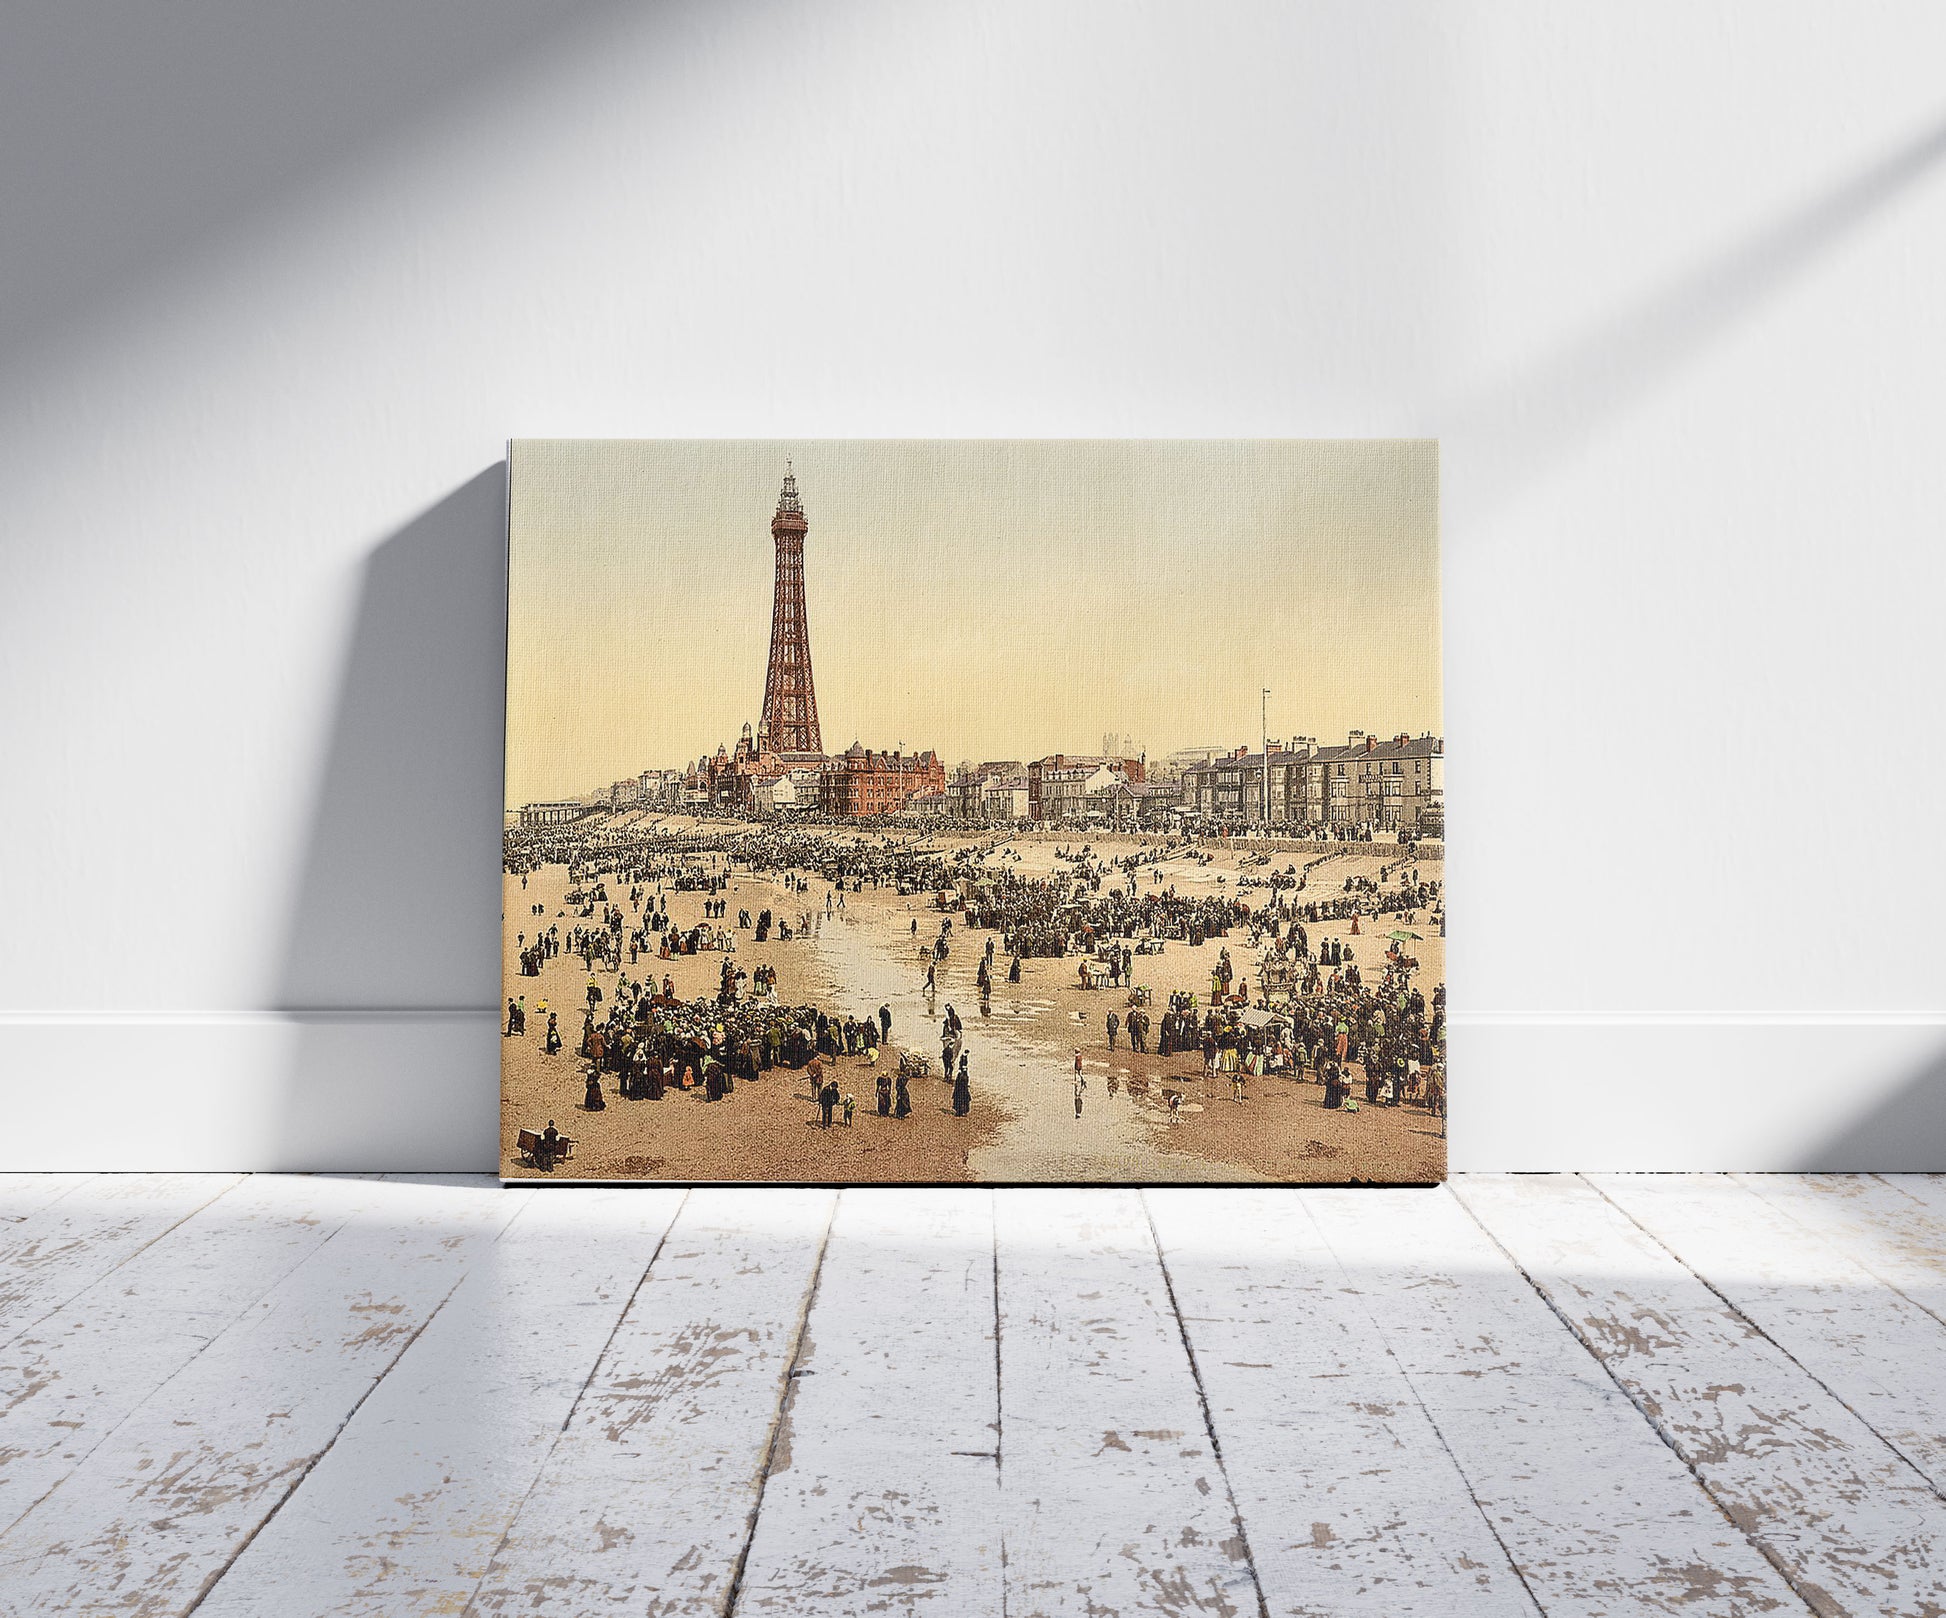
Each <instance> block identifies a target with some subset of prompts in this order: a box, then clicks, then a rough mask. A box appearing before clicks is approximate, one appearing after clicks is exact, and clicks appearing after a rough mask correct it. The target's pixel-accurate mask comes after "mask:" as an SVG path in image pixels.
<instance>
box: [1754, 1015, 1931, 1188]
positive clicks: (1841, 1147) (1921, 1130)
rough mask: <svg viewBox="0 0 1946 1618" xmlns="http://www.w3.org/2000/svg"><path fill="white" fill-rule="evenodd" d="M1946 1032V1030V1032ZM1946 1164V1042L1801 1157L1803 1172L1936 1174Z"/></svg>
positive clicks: (1794, 1165) (1795, 1167) (1798, 1163)
mask: <svg viewBox="0 0 1946 1618" xmlns="http://www.w3.org/2000/svg"><path fill="white" fill-rule="evenodd" d="M1942 1034H1946V1030H1942ZM1942 1166H1946V1040H1942V1043H1941V1044H1940V1045H1939V1046H1938V1047H1936V1048H1935V1049H1934V1050H1933V1051H1932V1053H1931V1054H1930V1055H1928V1056H1927V1057H1925V1058H1924V1059H1923V1060H1921V1061H1920V1062H1919V1063H1918V1064H1917V1065H1916V1066H1915V1068H1914V1069H1913V1071H1912V1072H1911V1073H1909V1074H1907V1075H1906V1077H1905V1078H1904V1080H1903V1081H1902V1082H1900V1083H1899V1084H1898V1085H1897V1086H1896V1087H1895V1088H1893V1089H1891V1090H1889V1091H1885V1092H1874V1100H1873V1103H1872V1105H1871V1107H1870V1110H1868V1111H1860V1112H1856V1113H1855V1114H1854V1115H1853V1116H1852V1117H1850V1118H1849V1119H1847V1120H1846V1122H1845V1124H1844V1126H1843V1127H1842V1128H1840V1129H1837V1130H1834V1131H1833V1132H1831V1133H1830V1134H1829V1135H1827V1136H1826V1137H1825V1138H1824V1139H1822V1140H1819V1141H1816V1142H1814V1143H1813V1144H1811V1145H1810V1146H1808V1147H1807V1148H1806V1149H1805V1150H1804V1151H1802V1152H1801V1153H1799V1154H1798V1157H1797V1159H1796V1161H1794V1162H1793V1163H1792V1164H1791V1165H1790V1167H1791V1168H1792V1169H1793V1170H1795V1171H1797V1172H1799V1173H1804V1174H1816V1173H1829V1174H1870V1173H1874V1172H1877V1173H1885V1174H1937V1173H1938V1172H1939V1171H1940V1169H1941V1168H1942Z"/></svg>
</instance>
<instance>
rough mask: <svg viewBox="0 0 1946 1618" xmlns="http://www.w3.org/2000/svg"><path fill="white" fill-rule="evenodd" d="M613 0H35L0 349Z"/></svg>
mask: <svg viewBox="0 0 1946 1618" xmlns="http://www.w3.org/2000/svg"><path fill="white" fill-rule="evenodd" d="M623 11H624V7H623V6H622V5H621V4H620V3H619V0H552V3H549V4H544V5H536V4H533V3H531V0H468V3H467V4H465V5H452V4H445V3H435V4H420V5H404V6H401V5H396V4H392V3H391V0H332V3H331V4H329V5H318V6H266V5H263V4H261V3H260V0H174V3H172V4H170V5H155V6H140V5H136V6H131V5H126V4H121V3H118V0H25V3H22V4H16V5H9V6H8V8H7V48H6V50H5V51H4V52H0V208H4V212H5V216H6V219H7V226H8V228H7V231H6V235H5V239H4V242H0V272H3V273H0V279H3V280H4V284H5V286H6V291H7V295H6V298H5V300H4V303H0V365H4V364H7V363H9V362H11V361H12V360H14V359H15V358H16V357H17V352H18V351H19V350H22V349H24V348H26V347H28V346H30V345H39V344H44V343H46V342H48V341H49V340H50V339H58V338H59V337H60V336H61V335H62V333H63V332H64V331H66V330H67V329H69V328H72V327H75V326H79V325H83V324H85V323H86V322H87V321H88V320H89V319H90V318H91V317H92V316H93V315H95V314H96V313H97V311H98V310H99V308H100V306H101V305H102V304H103V303H104V302H107V301H109V300H111V299H113V298H114V297H116V296H118V295H119V294H121V293H122V292H124V291H125V290H127V289H129V288H130V287H132V286H137V285H143V286H146V285H149V284H152V283H154V282H155V281H157V280H158V279H160V278H164V277H166V276H168V275H169V274H171V273H172V272H174V271H176V270H177V269H179V268H181V267H182V266H184V265H185V264H188V263H190V262H192V261H195V260H197V259H199V258H201V257H204V256H207V255H209V254H211V253H212V252H219V251H221V250H222V243H223V242H224V241H225V240H226V239H227V238H229V237H230V236H232V235H233V234H234V233H235V232H236V231H237V230H238V229H239V228H240V227H243V226H245V225H247V224H248V223H249V222H250V221H251V220H252V219H253V218H254V217H256V216H258V215H260V214H262V213H263V212H264V211H265V210H266V209H269V208H272V207H277V206H282V205H285V204H287V203H289V202H290V201H291V200H292V199H293V197H295V196H297V195H300V194H301V193H302V192H303V191H304V190H305V189H307V188H309V187H311V186H314V185H316V184H318V183H319V182H321V181H324V180H328V179H329V178H330V177H331V176H333V175H335V174H337V173H339V172H341V171H343V170H345V169H347V168H354V167H361V166H362V167H370V166H372V165H374V164H376V163H382V162H383V160H384V154H385V151H386V149H387V148H388V147H390V146H392V145H394V144H395V143H396V142H397V141H398V139H399V138H400V136H402V135H405V134H409V133H410V132H411V131H412V130H413V129H414V128H416V127H418V126H422V125H425V124H427V123H429V122H432V121H434V120H436V118H437V117H438V116H440V115H441V114H442V113H443V112H444V111H445V109H446V108H447V106H448V105H449V104H450V103H451V102H452V101H453V100H454V99H455V98H456V97H460V96H463V95H466V94H470V93H473V92H476V91H477V90H479V89H480V88H481V87H482V86H483V85H486V84H491V83H492V82H493V81H495V80H496V79H498V78H501V77H503V76H506V75H510V74H517V73H519V72H521V71H523V70H525V69H527V68H529V67H531V66H532V65H533V63H534V62H535V61H536V60H537V59H539V58H543V57H548V56H551V55H552V54H553V53H554V52H556V51H558V50H560V49H562V48H564V47H577V46H579V44H580V35H581V33H582V32H583V31H584V30H585V28H586V26H587V25H588V24H589V23H591V22H594V21H597V20H600V19H602V18H606V17H613V16H615V15H617V14H619V13H622V12H623Z"/></svg>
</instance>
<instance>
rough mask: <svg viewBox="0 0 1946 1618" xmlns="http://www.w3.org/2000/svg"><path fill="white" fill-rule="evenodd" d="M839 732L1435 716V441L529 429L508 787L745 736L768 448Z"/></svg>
mask: <svg viewBox="0 0 1946 1618" xmlns="http://www.w3.org/2000/svg"><path fill="white" fill-rule="evenodd" d="M786 457H789V458H790V459H791V460H792V461H793V462H794V463H795V466H796V470H797V481H798V488H799V491H800V493H801V495H802V498H803V502H804V512H805V516H806V517H807V518H808V520H809V522H810V525H811V529H810V534H809V536H808V538H807V539H806V541H805V547H804V556H805V563H804V567H805V593H806V597H807V604H808V609H809V616H810V629H811V658H812V667H813V670H814V672H815V675H816V682H817V697H818V713H819V717H820V719H821V721H822V725H823V731H824V745H825V748H826V750H827V751H831V752H837V751H839V750H841V749H843V748H845V747H848V746H850V744H851V743H852V742H853V741H854V740H856V741H862V742H864V743H865V744H866V745H867V746H868V747H893V746H896V745H898V744H900V743H901V742H903V743H904V744H905V745H906V747H908V748H909V749H917V748H927V747H931V748H935V749H937V750H938V751H939V753H940V754H941V755H942V756H943V757H944V758H945V760H946V762H947V765H948V767H949V768H950V767H951V766H952V765H953V764H955V763H957V762H958V761H960V760H961V759H966V758H971V759H982V758H1023V759H1024V758H1035V757H1039V756H1040V755H1042V754H1045V753H1052V752H1061V751H1065V752H1070V753H1086V752H1093V751H1095V750H1097V749H1098V748H1099V747H1100V745H1101V739H1102V736H1103V733H1104V732H1108V731H1117V732H1121V733H1122V734H1124V735H1126V736H1129V737H1132V738H1133V739H1134V740H1135V742H1136V743H1137V744H1138V745H1139V746H1141V747H1144V748H1146V749H1147V751H1148V752H1149V754H1150V756H1151V757H1157V756H1160V755H1161V754H1164V753H1167V752H1169V751H1170V750H1171V749H1173V748H1178V747H1188V746H1199V745H1206V744H1207V745H1213V746H1215V745H1221V746H1238V745H1241V744H1243V743H1245V742H1248V743H1250V744H1251V745H1252V746H1254V745H1255V744H1256V739H1257V736H1258V691H1259V690H1260V688H1262V687H1264V686H1268V687H1270V690H1271V696H1270V733H1271V735H1272V736H1273V737H1288V736H1293V735H1300V736H1303V735H1308V736H1316V737H1318V738H1320V739H1321V740H1324V741H1342V740H1343V739H1344V736H1345V733H1346V731H1347V730H1349V729H1353V728H1358V729H1365V730H1371V731H1377V732H1395V731H1400V730H1409V731H1412V732H1415V733H1417V732H1419V731H1425V730H1432V731H1437V730H1438V729H1439V728H1440V723H1441V718H1440V688H1439V516H1438V503H1439V502H1438V482H1439V459H1438V446H1437V445H1436V444H1435V443H1433V442H1431V441H1427V440H1397V441H1387V440H1372V441H1361V440H1299V439H1289V440H1277V439H1266V440H1240V441H1221V440H1183V441H1140V440H1104V441H1081V440H1076V441H1060V440H1046V441H1042V440H1015V441H1007V440H967V441H961V442H953V441H924V440H913V441H900V440H883V439H873V440H856V441H842V440H817V439H811V440H804V441H798V442H791V441H774V442H772V441H749V442H727V441H725V442H717V441H693V442H680V441H670V442H655V441H643V442H632V441H626V440H583V441H550V440H521V441H518V442H516V443H515V444H514V445H513V446H512V451H511V494H510V498H511V522H512V528H511V535H512V544H511V559H510V567H511V574H510V580H509V585H510V594H509V601H508V647H507V805H508V807H510V808H511V807H514V806H516V805H519V804H522V803H528V802H533V801H535V800H537V799H544V798H554V797H564V796H570V795H574V794H578V793H582V792H587V791H591V790H594V789H596V788H598V787H605V786H606V785H607V784H608V783H609V782H610V781H615V780H619V779H621V778H622V777H624V776H632V775H635V774H637V773H639V772H640V771H642V770H644V769H648V768H651V767H654V768H664V767H677V766H680V765H683V764H685V763H688V762H692V761H693V760H694V759H695V758H696V757H697V756H698V755H699V754H702V753H705V752H714V751H715V750H716V746H717V743H719V742H724V743H729V744H732V745H734V743H735V741H736V738H737V735H738V733H739V732H740V731H741V729H742V727H743V725H744V722H745V721H746V720H747V721H749V722H750V723H751V724H753V725H754V724H755V722H756V720H757V718H758V716H759V710H760V708H761V706H762V703H763V686H764V669H765V663H766V659H767V654H768V648H769V641H770V601H771V582H772V561H773V547H772V544H771V537H770V518H771V514H772V513H773V512H774V511H775V510H776V507H777V493H778V488H779V486H780V485H781V484H782V482H783V476H784V462H785V459H786Z"/></svg>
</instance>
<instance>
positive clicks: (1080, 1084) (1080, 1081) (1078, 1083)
mask: <svg viewBox="0 0 1946 1618" xmlns="http://www.w3.org/2000/svg"><path fill="white" fill-rule="evenodd" d="M1078 1063H1079V1059H1078V1058H1077V1066H1076V1067H1075V1070H1074V1115H1075V1117H1076V1118H1079V1117H1080V1116H1081V1096H1082V1092H1083V1091H1085V1090H1086V1089H1087V1088H1088V1081H1087V1080H1086V1079H1084V1078H1083V1077H1082V1076H1081V1069H1080V1066H1079V1065H1078Z"/></svg>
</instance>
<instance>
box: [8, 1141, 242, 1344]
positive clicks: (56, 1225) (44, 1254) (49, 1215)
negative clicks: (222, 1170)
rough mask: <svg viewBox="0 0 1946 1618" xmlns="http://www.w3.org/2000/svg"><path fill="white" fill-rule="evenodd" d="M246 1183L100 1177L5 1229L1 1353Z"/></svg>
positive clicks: (223, 1178) (235, 1177)
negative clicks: (103, 1279) (229, 1192)
mask: <svg viewBox="0 0 1946 1618" xmlns="http://www.w3.org/2000/svg"><path fill="white" fill-rule="evenodd" d="M242 1182H243V1176H242V1175H240V1174H101V1175H96V1176H94V1177H93V1178H92V1179H91V1180H90V1181H89V1183H88V1184H86V1185H83V1186H78V1187H74V1188H73V1189H71V1190H70V1191H69V1192H68V1193H67V1194H66V1195H63V1196H60V1197H58V1198H54V1199H51V1200H49V1201H46V1202H44V1203H43V1204H42V1205H41V1206H39V1207H37V1208H35V1209H33V1210H32V1211H31V1212H29V1213H28V1214H26V1215H25V1216H24V1217H23V1218H21V1219H20V1220H18V1221H16V1222H14V1223H12V1224H8V1225H0V1346H4V1345H5V1344H7V1343H11V1342H12V1341H13V1340H14V1338H15V1337H17V1336H19V1334H20V1333H21V1332H23V1331H25V1330H26V1329H27V1328H28V1327H30V1326H32V1325H33V1324H35V1322H37V1321H39V1320H41V1319H43V1318H45V1317H46V1316H47V1315H49V1314H50V1313H52V1312H53V1311H54V1310H56V1309H58V1308H60V1306H61V1305H62V1304H64V1303H66V1302H67V1301H68V1300H69V1299H70V1298H74V1297H78V1296H80V1294H82V1293H83V1292H86V1291H87V1290H88V1289H89V1288H90V1287H91V1286H93V1285H94V1284H95V1283H96V1282H97V1281H99V1280H100V1279H101V1278H102V1277H103V1276H105V1275H108V1274H109V1273H111V1272H112V1271H114V1270H115V1269H117V1268H119V1267H120V1266H121V1265H123V1264H126V1263H127V1262H128V1261H129V1260H130V1259H131V1258H133V1257H134V1256H135V1255H136V1254H137V1253H139V1252H141V1251H142V1249H143V1248H145V1247H147V1246H148V1245H149V1243H151V1242H153V1241H155V1240H156V1239H157V1238H158V1237H160V1236H162V1235H164V1234H165V1233H166V1232H168V1231H170V1230H173V1229H174V1228H175V1227H176V1226H177V1225H179V1224H181V1223H182V1221H183V1220H185V1219H187V1218H188V1217H189V1216H190V1215H191V1214H193V1213H195V1212H196V1211H197V1209H199V1208H203V1207H207V1206H208V1205H209V1204H210V1203H211V1202H213V1201H215V1200H216V1198H218V1197H220V1196H222V1195H223V1193H224V1192H226V1191H229V1190H231V1189H232V1188H233V1187H235V1186H237V1185H240V1184H241V1183H242Z"/></svg>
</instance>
